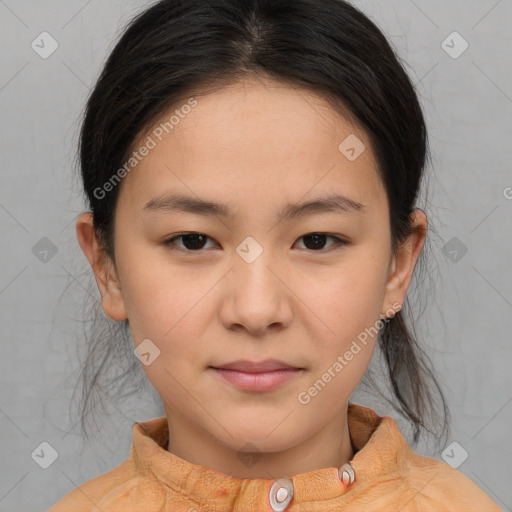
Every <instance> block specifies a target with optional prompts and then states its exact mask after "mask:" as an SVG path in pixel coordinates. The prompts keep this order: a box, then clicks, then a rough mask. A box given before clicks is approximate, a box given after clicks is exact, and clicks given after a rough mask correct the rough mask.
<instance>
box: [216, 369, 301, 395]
mask: <svg viewBox="0 0 512 512" xmlns="http://www.w3.org/2000/svg"><path fill="white" fill-rule="evenodd" d="M211 369H212V370H214V371H215V372H216V373H217V374H218V375H220V376H221V377H223V378H224V379H226V380H227V381H228V382H231V384H234V385H235V386H237V387H239V388H240V389H244V390H246V391H270V390H271V389H274V388H276V387H277V386H280V385H281V384H283V383H284V382H286V381H288V380H290V379H292V378H293V377H295V376H297V375H299V373H301V371H302V370H299V369H289V370H274V371H271V372H263V373H248V372H239V371H237V370H227V369H224V368H213V367H212V368H211Z"/></svg>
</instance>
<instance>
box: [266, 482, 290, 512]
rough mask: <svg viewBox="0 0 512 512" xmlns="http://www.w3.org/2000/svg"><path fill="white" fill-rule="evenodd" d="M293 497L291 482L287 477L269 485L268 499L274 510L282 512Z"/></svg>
mask: <svg viewBox="0 0 512 512" xmlns="http://www.w3.org/2000/svg"><path fill="white" fill-rule="evenodd" d="M292 498H293V484H292V481H291V480H290V479H289V478H280V479H279V480H276V481H275V482H274V483H273V484H272V485H271V487H270V490H269V493H268V499H269V502H270V506H271V507H272V510H273V511H274V512H283V510H285V509H286V507H287V506H288V505H289V504H290V501H292Z"/></svg>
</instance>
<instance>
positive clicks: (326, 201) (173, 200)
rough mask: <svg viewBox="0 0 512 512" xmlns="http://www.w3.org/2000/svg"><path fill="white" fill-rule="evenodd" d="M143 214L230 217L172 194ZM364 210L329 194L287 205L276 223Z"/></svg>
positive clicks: (220, 207) (220, 208)
mask: <svg viewBox="0 0 512 512" xmlns="http://www.w3.org/2000/svg"><path fill="white" fill-rule="evenodd" d="M143 211H145V212H188V213H193V214H196V215H203V216H220V217H224V218H229V217H232V216H233V214H232V212H231V210H230V208H229V207H228V205H226V204H222V203H217V202H214V201H205V200H202V199H198V198H195V197H191V196H186V195H179V194H171V195H161V196H158V197H155V198H153V199H151V200H149V201H148V202H147V203H146V204H145V205H144V208H143ZM365 211H366V208H365V206H364V205H363V204H362V203H359V202H357V201H355V200H354V199H351V198H349V197H347V196H344V195H340V194H332V195H329V196H326V197H319V198H317V199H314V200H312V201H308V202H304V203H299V204H291V203H289V204H286V205H285V206H284V207H283V209H282V210H281V211H280V212H278V214H277V220H280V221H281V220H288V219H292V218H299V217H304V216H307V215H313V214H319V213H332V212H334V213H339V214H347V213H362V212H365Z"/></svg>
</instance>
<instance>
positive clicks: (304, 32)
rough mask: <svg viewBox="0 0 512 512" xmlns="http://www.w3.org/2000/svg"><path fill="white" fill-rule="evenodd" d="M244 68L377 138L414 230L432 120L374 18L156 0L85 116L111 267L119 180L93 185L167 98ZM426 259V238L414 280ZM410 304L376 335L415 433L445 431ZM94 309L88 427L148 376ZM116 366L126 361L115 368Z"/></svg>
mask: <svg viewBox="0 0 512 512" xmlns="http://www.w3.org/2000/svg"><path fill="white" fill-rule="evenodd" d="M248 76H256V77H260V78H263V79H265V78H270V79H272V80H275V81H278V82H283V83H286V84H288V85H291V86H294V87H297V88H299V89H308V90H309V91H312V92H314V93H316V94H318V95H319V96H321V97H323V98H325V99H326V100H328V101H329V103H330V104H331V105H332V107H333V108H334V109H336V110H337V111H338V112H339V113H340V114H341V115H344V116H349V117H350V118H351V119H352V120H354V121H355V122H357V123H358V124H359V125H360V126H361V127H362V128H363V129H364V130H365V131H366V132H367V133H368V135H369V137H370V140H371V143H372V150H373V151H374V154H375V155H376V158H377V161H378V166H379V169H378V170H379V173H380V176H381V179H382V181H383V183H384V185H385V189H386V193H387V196H388V202H389V205H390V219H389V221H390V231H391V237H392V247H393V250H396V249H397V247H399V245H400V244H401V243H402V242H403V241H404V240H405V239H406V237H407V236H408V235H409V234H410V232H411V231H410V230H411V225H410V215H411V213H412V211H413V210H414V208H415V207H416V201H417V198H418V192H419V190H420V185H421V184H422V180H423V178H424V170H425V166H426V162H427V159H428V147H427V132H426V126H425V121H424V117H423V112H422V109H421V107H420V104H419V101H418V97H417V94H416V92H415V90H414V86H413V85H412V83H411V80H410V79H409V77H408V76H407V73H406V72H405V70H404V68H403V65H402V64H401V63H400V60H399V58H398V57H397V55H396V53H395V51H394V50H393V49H392V48H391V46H390V44H389V43H388V41H387V40H386V38H385V36H384V35H383V34H382V32H381V31H380V30H379V29H378V28H377V27H376V26H375V24H374V23H373V22H372V21H370V20H369V19H368V17H366V16H365V15H364V14H363V13H361V12H360V11H359V10H357V9H356V8H355V7H353V6H352V5H350V4H349V3H347V2H345V1H343V0H161V1H159V2H157V3H154V4H153V5H151V6H150V7H149V8H147V9H146V10H144V11H143V12H141V13H140V14H138V15H137V16H136V17H135V18H133V19H132V20H131V21H130V23H129V24H128V26H127V28H126V30H125V31H124V32H123V34H122V35H121V37H120V39H119V41H118V42H117V44H116V45H115V47H114V49H113V50H112V52H111V54H110V55H109V57H108V59H107V61H106V63H105V65H104V68H103V70H102V72H101V74H100V76H99V78H98V80H97V83H96V85H95V87H94V88H93V90H92V92H91V94H90V97H89V99H88V102H87V105H86V109H85V114H84V118H83V123H82V125H81V131H80V140H79V164H80V171H81V178H82V181H83V187H84V190H85V193H86V198H87V202H88V206H89V208H90V211H91V212H92V213H93V218H94V226H95V229H96V231H97V234H98V236H99V237H100V240H101V241H102V244H103V246H104V251H105V257H108V258H111V260H112V262H113V264H114V266H115V258H114V247H113V239H114V237H113V226H114V214H115V209H116V201H117V198H118V196H119V191H120V190H121V188H122V182H121V183H120V184H119V185H118V186H114V187H111V190H109V191H108V192H102V194H101V195H100V194H98V190H99V189H102V187H103V186H104V184H105V183H106V182H108V181H109V179H110V178H111V177H112V176H113V175H114V174H115V173H116V171H118V169H119V168H121V167H122V166H123V165H124V164H125V162H126V160H127V158H129V155H130V153H131V151H133V148H134V147H135V143H136V142H137V141H138V140H139V139H140V137H141V136H142V135H144V134H147V133H148V130H149V129H150V127H151V126H152V123H154V122H155V120H156V119H159V118H160V116H161V115H162V114H163V113H165V112H166V111H168V109H170V108H171V107H174V106H179V105H180V104H183V103H185V102H186V100H187V98H190V97H192V96H193V95H194V94H199V93H204V92H205V91H214V90H216V89H219V88H222V87H223V86H224V85H228V84H231V83H234V82H236V81H239V80H241V79H243V78H244V77H248ZM102 190H103V191H104V189H102ZM428 229H429V230H431V225H430V222H429V228H428ZM427 243H428V237H427V240H426V245H427ZM424 264H425V248H424V249H423V251H422V253H421V255H420V258H419V260H418V262H417V265H416V268H417V269H418V270H416V268H415V277H416V279H417V277H418V275H419V273H420V272H421V267H422V266H423V265H424ZM96 307H97V304H96ZM409 307H410V305H409V302H408V300H406V303H405V304H404V307H403V308H402V310H400V311H399V312H398V313H396V314H395V315H394V316H393V317H392V318H391V319H390V320H389V321H386V322H385V323H384V326H383V327H382V329H381V331H380V333H379V340H378V343H379V348H380V350H381V353H382V355H383V356H384V360H385V362H386V366H387V373H388V376H389V380H390V383H391V389H392V392H393V394H394V396H395V397H396V400H397V401H398V403H397V404H395V403H394V401H391V403H392V405H393V407H394V408H395V409H396V410H397V411H398V412H399V413H400V414H401V415H402V416H404V417H405V418H406V419H407V420H408V421H410V423H411V425H412V426H413V430H414V443H416V442H417V440H418V438H419V435H420V433H421V431H422V429H424V430H426V431H428V432H430V433H432V434H435V433H436V432H435V429H434V430H432V429H431V428H429V424H432V425H436V426H437V427H438V428H437V434H438V437H439V436H441V435H443V434H445V433H446V431H447V428H448V425H449V412H448V408H447V405H446V401H445V398H444V396H443V393H442V391H441V389H440V386H439V385H438V383H437V381H436V378H435V377H434V374H433V371H432V370H431V369H430V367H431V362H430V360H429V358H428V357H427V355H426V353H425V352H424V351H423V349H422V348H421V347H420V345H419V344H418V342H417V339H416V338H417V337H416V336H415V335H414V334H413V333H414V327H410V326H409V325H408V322H407V321H406V318H405V316H404V314H405V313H406V312H407V310H408V308H409ZM95 314H97V316H95V317H94V318H93V327H92V329H91V330H90V333H89V336H90V338H89V340H88V341H89V349H88V355H87V358H86V361H85V364H84V366H83V369H82V372H81V375H80V378H79V381H81V382H82V386H81V389H82V395H81V400H80V405H79V415H80V420H81V426H82V433H83V434H85V436H86V437H88V434H87V421H86V420H87V417H88V416H89V415H91V414H92V412H93V410H94V409H95V408H96V405H97V404H98V400H99V401H100V402H101V400H102V398H101V397H102V396H105V395H106V393H108V394H110V395H112V396H117V395H116V392H117V390H120V389H121V388H122V389H123V391H124V392H125V393H126V390H127V389H131V390H133V391H135V390H137V389H139V386H140V385H141V384H142V383H143V382H144V379H145V376H144V374H143V372H142V370H141V369H140V364H139V362H138V360H137V359H136V358H135V357H134V355H133V345H132V342H131V340H130V334H129V326H128V321H125V322H115V321H113V320H110V319H108V318H107V317H105V315H102V314H101V308H98V307H97V309H96V310H95ZM101 317H103V318H101ZM105 322H107V323H108V325H107V324H105ZM411 325H412V322H411ZM123 358H125V359H123ZM116 367H118V368H120V371H119V372H118V373H117V374H116V375H115V376H114V377H112V376H107V374H108V372H112V368H116ZM126 384H128V386H127V385H126ZM75 391H76V390H75ZM377 391H378V390H377ZM95 397H97V398H98V400H96V399H95Z"/></svg>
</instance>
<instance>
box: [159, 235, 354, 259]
mask: <svg viewBox="0 0 512 512" xmlns="http://www.w3.org/2000/svg"><path fill="white" fill-rule="evenodd" d="M187 235H201V236H204V237H206V238H207V239H210V240H213V238H211V237H209V236H208V235H205V234H204V233H198V232H194V231H192V232H188V233H180V234H179V235H175V236H173V237H172V238H168V239H167V240H164V241H163V242H162V243H163V245H164V246H166V247H167V248H168V249H169V250H170V251H181V252H185V253H191V254H193V253H200V252H204V250H203V249H198V250H196V251H192V250H190V249H183V248H181V247H176V246H175V244H174V241H175V240H177V239H180V238H183V237H184V236H187ZM311 235H326V236H327V238H332V239H333V240H334V244H333V245H332V246H331V247H330V248H328V249H319V250H317V251H315V250H312V249H306V250H308V251H309V252H318V253H322V252H323V253H325V252H330V251H331V250H336V249H339V248H341V247H342V246H344V245H348V242H347V241H346V240H343V239H341V238H339V237H337V236H334V235H329V234H328V233H321V232H312V233H307V234H306V235H302V236H301V237H299V238H298V240H300V239H301V238H304V237H306V236H311Z"/></svg>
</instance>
